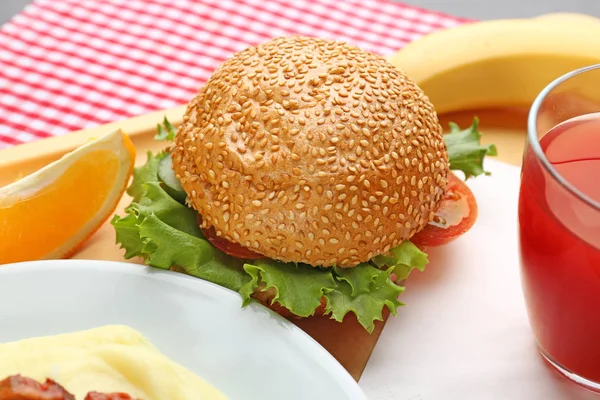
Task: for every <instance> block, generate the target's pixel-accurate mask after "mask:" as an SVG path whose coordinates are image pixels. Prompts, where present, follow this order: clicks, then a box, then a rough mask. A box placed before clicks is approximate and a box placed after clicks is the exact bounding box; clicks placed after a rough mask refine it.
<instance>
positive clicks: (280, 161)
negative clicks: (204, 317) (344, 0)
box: [173, 37, 449, 267]
mask: <svg viewBox="0 0 600 400" xmlns="http://www.w3.org/2000/svg"><path fill="white" fill-rule="evenodd" d="M173 165H174V169H175V172H176V174H177V176H178V178H179V179H180V180H181V184H182V186H183V187H184V189H185V191H186V192H187V193H188V202H189V205H190V206H191V207H193V208H195V209H196V210H197V211H198V212H199V213H200V214H201V215H202V217H203V224H204V225H205V226H211V225H212V226H214V227H215V230H216V232H217V234H218V235H220V236H223V237H225V238H226V239H228V240H230V241H232V242H235V243H239V244H241V245H243V246H246V247H248V248H250V249H252V250H254V251H256V252H258V253H261V254H263V255H265V256H267V257H269V258H273V259H277V260H282V261H286V262H302V263H307V264H311V265H314V266H332V265H338V266H341V267H351V266H355V265H357V264H358V263H360V262H365V261H368V260H369V259H370V258H372V257H373V256H375V255H378V254H381V253H385V252H387V251H388V250H390V248H392V247H394V246H396V245H398V244H399V243H401V242H402V241H403V240H405V239H409V238H410V237H411V236H413V235H414V234H415V233H416V232H417V231H419V230H421V229H422V228H423V227H424V226H425V225H426V224H427V223H428V222H429V221H430V220H431V219H432V218H433V215H434V212H435V210H436V209H437V205H438V203H439V201H440V198H441V196H442V194H443V193H444V189H445V185H446V179H447V173H448V167H449V164H448V155H447V151H446V147H445V144H444V141H443V137H442V128H441V126H440V124H439V121H438V118H437V115H436V112H435V110H434V107H433V105H432V104H431V102H430V101H429V99H428V98H427V97H426V96H425V95H424V94H423V92H422V91H421V89H420V88H418V87H417V85H416V84H415V83H414V82H413V81H411V80H410V79H409V78H408V77H407V76H406V75H405V74H404V73H403V72H402V71H400V70H398V69H396V68H395V67H394V66H392V65H391V64H389V63H388V62H387V61H386V60H385V59H384V58H382V57H380V56H377V55H375V54H371V53H369V52H366V51H364V50H361V49H359V48H356V47H353V46H350V45H348V44H345V43H342V42H335V41H328V40H321V39H314V38H306V37H290V38H278V39H274V40H272V41H270V42H267V43H264V44H261V45H258V46H254V47H250V48H248V49H246V50H244V51H241V52H239V53H237V54H236V55H234V56H233V57H232V58H230V59H229V60H227V61H226V62H225V63H223V64H222V65H221V66H220V67H219V68H218V69H217V70H216V71H215V72H214V74H213V75H212V77H211V78H210V80H209V81H208V82H207V84H206V85H205V86H203V87H202V88H201V90H200V92H199V93H198V95H197V96H196V97H195V98H194V99H193V100H192V101H191V102H190V104H189V105H188V108H187V111H186V114H185V116H184V120H183V123H182V124H181V125H180V127H179V130H178V134H177V138H176V145H175V148H174V150H173Z"/></svg>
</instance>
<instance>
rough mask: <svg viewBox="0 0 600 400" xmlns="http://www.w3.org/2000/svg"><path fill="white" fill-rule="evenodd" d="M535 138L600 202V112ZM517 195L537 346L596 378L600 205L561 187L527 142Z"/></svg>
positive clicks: (599, 361) (599, 368) (599, 376)
mask: <svg viewBox="0 0 600 400" xmlns="http://www.w3.org/2000/svg"><path fill="white" fill-rule="evenodd" d="M540 144H541V146H542V149H543V151H544V154H546V157H547V158H548V160H549V161H550V162H551V163H552V165H553V166H554V167H555V168H556V170H557V171H558V173H559V174H560V175H562V176H563V177H564V178H565V179H566V180H567V181H568V182H570V183H571V184H572V185H574V186H575V187H576V188H577V189H578V190H579V191H581V192H582V193H584V194H586V195H587V196H589V197H590V198H591V199H593V200H595V201H596V202H598V203H600V113H598V114H588V115H584V116H582V117H577V118H574V119H571V120H568V121H566V122H564V123H562V124H560V125H558V126H556V127H555V128H553V129H552V130H550V131H549V132H548V133H547V134H546V135H544V137H542V139H541V140H540ZM522 171H523V172H522V179H521V192H520V198H519V234H520V247H521V274H522V282H523V291H524V294H525V300H526V304H527V309H528V313H529V319H530V322H531V326H532V329H533V332H534V335H535V337H536V338H537V341H538V343H539V345H540V347H541V348H542V350H543V352H544V353H545V354H546V355H547V356H549V357H550V358H552V359H553V360H554V361H555V362H557V363H558V364H560V365H561V366H562V367H563V368H564V369H567V370H568V371H569V372H571V373H574V374H576V375H579V376H580V377H582V378H585V379H587V380H590V381H592V382H596V383H600V209H597V208H595V207H593V206H591V205H590V204H589V203H586V202H584V201H582V200H581V198H579V197H578V196H576V195H575V194H573V193H572V192H570V191H568V190H566V189H565V188H564V186H563V185H561V184H560V183H559V182H557V180H556V179H555V177H553V176H552V175H551V174H550V173H549V172H548V171H547V170H546V169H545V168H544V167H543V166H542V165H541V164H540V162H539V160H538V158H537V156H536V155H535V153H534V152H533V150H532V149H531V147H528V149H527V151H526V153H525V157H524V159H523V169H522Z"/></svg>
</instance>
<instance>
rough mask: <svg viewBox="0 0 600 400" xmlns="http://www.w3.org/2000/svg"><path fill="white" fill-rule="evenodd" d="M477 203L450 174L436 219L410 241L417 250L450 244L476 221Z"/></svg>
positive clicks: (468, 191) (466, 189)
mask: <svg viewBox="0 0 600 400" xmlns="http://www.w3.org/2000/svg"><path fill="white" fill-rule="evenodd" d="M477 212H478V209H477V201H476V200H475V196H474V195H473V193H472V192H471V189H469V187H468V186H467V185H466V184H465V183H464V182H463V181H462V180H460V179H459V178H458V177H457V176H456V175H454V174H453V173H452V172H450V173H449V174H448V185H447V187H446V194H445V195H444V197H443V198H442V200H441V202H440V205H439V208H438V210H437V212H436V213H435V215H436V217H435V218H434V220H433V221H432V222H430V223H429V224H427V225H426V226H425V228H423V229H422V230H421V231H420V232H418V233H417V234H416V235H414V236H413V237H412V238H411V239H410V241H411V242H413V243H414V244H415V245H416V246H417V247H419V248H426V247H435V246H441V245H444V244H447V243H450V242H451V241H453V240H454V239H456V238H458V237H460V236H461V235H462V234H464V233H465V232H467V231H468V230H469V229H471V227H472V226H473V224H475V221H476V220H477Z"/></svg>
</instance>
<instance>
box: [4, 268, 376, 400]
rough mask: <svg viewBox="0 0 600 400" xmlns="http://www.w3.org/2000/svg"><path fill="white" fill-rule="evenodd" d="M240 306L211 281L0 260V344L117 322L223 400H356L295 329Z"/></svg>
mask: <svg viewBox="0 0 600 400" xmlns="http://www.w3.org/2000/svg"><path fill="white" fill-rule="evenodd" d="M240 305H241V299H240V296H239V295H238V294H237V293H234V292H232V291H229V290H227V289H224V288H222V287H220V286H217V285H214V284H211V283H208V282H205V281H202V280H200V279H196V278H193V277H188V276H185V275H182V274H178V273H173V272H168V271H160V270H156V269H150V268H147V267H142V266H139V265H133V264H126V263H114V262H104V261H82V260H59V261H44V262H31V263H22V264H13V265H7V266H2V267H0V342H6V341H13V340H19V339H24V338H28V337H35V336H41V335H52V334H59V333H66V332H72V331H77V330H82V329H88V328H94V327H98V326H102V325H109V324H125V325H128V326H130V327H132V328H134V329H137V330H138V331H140V332H141V333H142V334H144V335H145V336H146V337H147V338H148V339H149V340H150V341H152V342H153V343H154V344H155V345H156V346H157V347H158V348H159V349H160V350H161V351H162V352H163V353H164V354H165V355H167V356H168V357H170V358H171V359H172V360H174V361H175V362H177V363H179V364H181V365H183V366H185V367H187V368H188V369H190V370H192V371H193V372H195V373H196V374H198V375H200V376H201V377H202V378H204V379H205V380H207V381H209V382H210V383H211V384H213V385H214V386H216V387H217V388H218V389H219V390H221V391H222V392H223V393H224V394H225V395H227V396H229V397H230V398H231V399H232V400H235V399H261V400H265V399H286V400H293V399H331V400H337V399H366V397H365V396H364V394H363V393H362V391H361V390H360V388H359V387H358V385H357V383H356V382H355V381H354V380H353V379H352V377H351V376H350V375H349V374H348V373H347V372H346V370H345V369H344V368H343V367H342V366H341V365H340V364H339V363H338V362H337V361H336V360H335V359H334V358H333V357H332V356H331V355H330V354H329V353H328V352H327V351H326V350H325V349H324V348H323V347H321V346H320V345H319V344H318V343H317V342H316V341H314V340H313V339H312V338H311V337H310V336H308V335H307V334H306V333H304V332H303V331H302V330H300V329H299V328H297V327H296V326H295V325H293V324H291V323H290V322H288V321H287V320H285V319H284V318H281V317H280V316H279V315H277V314H275V313H273V312H271V311H270V310H268V309H267V308H266V307H263V306H261V305H258V304H252V305H250V306H248V307H246V308H243V309H242V308H241V306H240ZM0 356H1V355H0Z"/></svg>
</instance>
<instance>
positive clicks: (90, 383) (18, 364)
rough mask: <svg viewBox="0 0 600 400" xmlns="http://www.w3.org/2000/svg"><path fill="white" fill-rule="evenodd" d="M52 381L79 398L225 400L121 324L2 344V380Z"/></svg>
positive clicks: (219, 393) (202, 381)
mask: <svg viewBox="0 0 600 400" xmlns="http://www.w3.org/2000/svg"><path fill="white" fill-rule="evenodd" d="M11 375H23V376H26V377H29V378H33V379H35V380H38V381H40V382H43V381H45V380H46V379H47V378H50V379H52V380H54V381H55V382H57V383H58V384H60V385H61V386H63V387H64V388H65V389H66V390H67V391H68V392H70V393H71V394H73V395H75V398H76V399H83V398H84V397H85V396H86V394H87V393H89V392H91V391H98V392H104V393H111V392H122V393H127V394H129V395H130V396H131V397H133V398H138V399H142V400H166V399H168V400H192V399H193V400H222V399H223V400H224V399H226V397H225V396H224V395H223V394H222V393H221V392H219V391H218V390H217V389H216V388H215V387H213V386H212V385H210V384H209V383H208V382H206V381H205V380H203V379H202V378H200V377H199V376H197V375H195V374H194V373H192V372H191V371H189V370H187V369H186V368H184V367H182V366H181V365H178V364H177V363H175V362H173V361H172V360H170V359H169V358H167V357H166V356H165V355H163V354H162V353H161V352H160V351H159V350H158V349H157V348H156V347H154V346H153V345H152V343H150V342H149V341H148V340H147V339H146V338H145V337H144V336H143V335H142V334H141V333H139V332H137V331H136V330H134V329H132V328H130V327H127V326H121V325H110V326H103V327H99V328H94V329H90V330H85V331H80V332H74V333H66V334H60V335H54V336H45V337H36V338H31V339H24V340H19V341H15V342H9V343H3V344H0V379H3V378H5V377H8V376H11Z"/></svg>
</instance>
